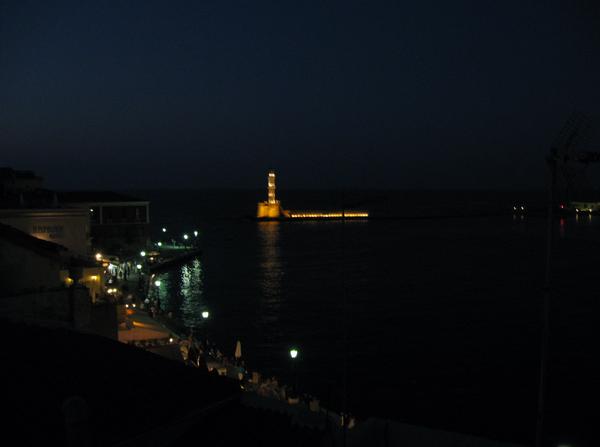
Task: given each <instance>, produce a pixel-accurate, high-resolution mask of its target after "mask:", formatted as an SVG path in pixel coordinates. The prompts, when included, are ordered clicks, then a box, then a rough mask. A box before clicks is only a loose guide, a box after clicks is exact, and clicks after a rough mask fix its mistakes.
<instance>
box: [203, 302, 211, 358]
mask: <svg viewBox="0 0 600 447" xmlns="http://www.w3.org/2000/svg"><path fill="white" fill-rule="evenodd" d="M209 316H210V314H209V313H208V311H207V310H203V311H202V319H203V320H204V325H203V326H204V347H205V348H206V349H208V317H209Z"/></svg>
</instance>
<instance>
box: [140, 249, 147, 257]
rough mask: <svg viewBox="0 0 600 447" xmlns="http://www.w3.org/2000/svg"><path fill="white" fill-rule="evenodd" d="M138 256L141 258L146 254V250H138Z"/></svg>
mask: <svg viewBox="0 0 600 447" xmlns="http://www.w3.org/2000/svg"><path fill="white" fill-rule="evenodd" d="M140 256H141V257H142V258H143V257H144V256H146V252H145V251H144V250H142V251H140Z"/></svg>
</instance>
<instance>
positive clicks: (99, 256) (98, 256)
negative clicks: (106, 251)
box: [96, 253, 102, 261]
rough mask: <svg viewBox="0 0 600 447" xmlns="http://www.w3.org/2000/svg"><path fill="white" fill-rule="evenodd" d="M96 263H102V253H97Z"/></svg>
mask: <svg viewBox="0 0 600 447" xmlns="http://www.w3.org/2000/svg"><path fill="white" fill-rule="evenodd" d="M96 261H102V253H96Z"/></svg>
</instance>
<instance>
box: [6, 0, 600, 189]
mask: <svg viewBox="0 0 600 447" xmlns="http://www.w3.org/2000/svg"><path fill="white" fill-rule="evenodd" d="M598 8H599V6H598V2H596V1H591V0H590V1H550V0H545V1H536V2H530V1H527V0H515V1H506V0H504V1H491V0H490V1H481V0H480V1H461V0H453V1H441V0H440V1H436V2H433V1H413V2H401V1H398V2H384V1H344V2H333V1H325V0H320V1H315V2H309V1H297V2H295V1H281V0H279V1H273V2H261V1H258V0H254V1H244V2H241V1H240V2H226V1H223V0H219V1H193V2H192V1H190V2H168V1H160V2H159V1H139V2H138V1H135V2H133V1H131V2H124V1H115V2H105V1H89V2H86V1H77V2H69V3H67V2H49V1H40V2H29V1H23V0H15V1H10V0H0V166H2V165H8V166H12V167H14V168H18V169H34V170H36V171H38V172H39V173H40V174H41V175H42V176H44V177H45V178H46V179H47V182H48V186H51V187H56V188H76V189H81V188H102V189H128V188H138V189H139V188H157V187H168V188H184V187H198V188H201V187H243V188H257V187H263V186H264V184H265V182H266V170H267V169H269V168H274V169H276V170H277V172H278V174H279V183H280V185H281V186H282V187H287V188H336V187H348V188H542V187H543V186H544V162H543V158H544V155H545V153H546V152H547V151H548V149H549V146H550V145H551V143H552V141H553V139H554V138H555V136H556V134H557V132H558V130H559V129H560V127H561V126H562V124H563V122H564V121H565V120H566V119H567V118H568V116H569V114H570V113H571V112H572V111H580V112H583V113H586V114H588V115H589V116H590V118H591V120H592V123H593V124H594V125H595V127H594V129H595V131H596V133H598V132H597V128H600V11H599V9H598ZM592 141H595V142H596V143H597V142H598V139H595V140H594V138H593V137H592ZM598 149H600V145H598Z"/></svg>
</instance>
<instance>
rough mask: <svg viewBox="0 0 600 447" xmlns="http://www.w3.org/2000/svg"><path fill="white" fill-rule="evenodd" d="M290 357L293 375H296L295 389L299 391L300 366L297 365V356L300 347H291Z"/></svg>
mask: <svg viewBox="0 0 600 447" xmlns="http://www.w3.org/2000/svg"><path fill="white" fill-rule="evenodd" d="M290 358H291V359H292V376H294V391H295V392H296V394H297V393H298V368H297V367H296V358H298V349H296V348H292V349H290Z"/></svg>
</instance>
